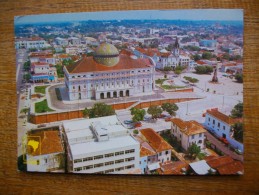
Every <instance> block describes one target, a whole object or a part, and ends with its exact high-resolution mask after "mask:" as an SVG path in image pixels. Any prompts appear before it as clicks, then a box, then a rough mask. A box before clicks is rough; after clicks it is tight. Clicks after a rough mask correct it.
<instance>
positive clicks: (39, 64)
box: [31, 62, 49, 66]
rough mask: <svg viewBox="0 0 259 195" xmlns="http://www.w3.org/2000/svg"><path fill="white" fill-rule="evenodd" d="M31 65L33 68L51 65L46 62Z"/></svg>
mask: <svg viewBox="0 0 259 195" xmlns="http://www.w3.org/2000/svg"><path fill="white" fill-rule="evenodd" d="M31 65H32V66H46V65H49V64H48V63H45V62H33V63H32V64H31Z"/></svg>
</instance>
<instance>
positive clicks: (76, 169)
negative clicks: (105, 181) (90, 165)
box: [74, 167, 82, 171]
mask: <svg viewBox="0 0 259 195" xmlns="http://www.w3.org/2000/svg"><path fill="white" fill-rule="evenodd" d="M81 170H82V167H77V168H74V171H81Z"/></svg>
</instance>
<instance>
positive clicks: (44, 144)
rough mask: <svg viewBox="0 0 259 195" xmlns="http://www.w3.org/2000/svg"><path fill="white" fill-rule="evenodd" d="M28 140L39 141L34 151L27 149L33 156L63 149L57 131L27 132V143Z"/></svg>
mask: <svg viewBox="0 0 259 195" xmlns="http://www.w3.org/2000/svg"><path fill="white" fill-rule="evenodd" d="M39 138H40V142H39ZM30 140H32V141H37V142H39V146H38V147H37V149H36V150H35V151H33V150H31V151H28V153H29V154H30V155H33V156H38V155H44V154H52V153H58V152H63V151H64V150H63V146H62V144H61V138H60V137H59V132H58V131H39V132H36V133H32V134H28V143H29V141H30Z"/></svg>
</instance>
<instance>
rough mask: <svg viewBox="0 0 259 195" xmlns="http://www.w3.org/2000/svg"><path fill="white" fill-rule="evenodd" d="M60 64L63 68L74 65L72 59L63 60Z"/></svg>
mask: <svg viewBox="0 0 259 195" xmlns="http://www.w3.org/2000/svg"><path fill="white" fill-rule="evenodd" d="M62 64H63V65H64V66H68V65H71V64H74V61H73V60H72V59H64V60H63V61H62Z"/></svg>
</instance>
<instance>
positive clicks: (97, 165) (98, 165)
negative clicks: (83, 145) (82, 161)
mask: <svg viewBox="0 0 259 195" xmlns="http://www.w3.org/2000/svg"><path fill="white" fill-rule="evenodd" d="M102 166H103V163H99V164H95V165H94V168H97V167H102Z"/></svg>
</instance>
